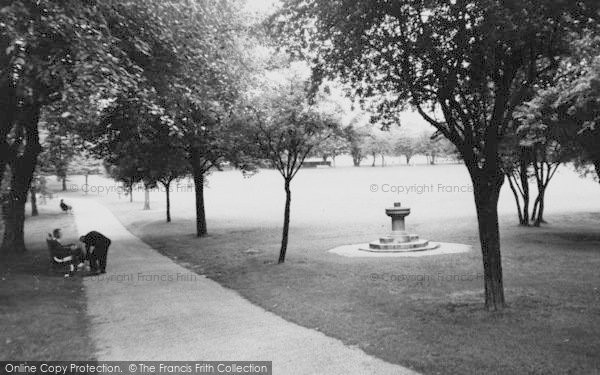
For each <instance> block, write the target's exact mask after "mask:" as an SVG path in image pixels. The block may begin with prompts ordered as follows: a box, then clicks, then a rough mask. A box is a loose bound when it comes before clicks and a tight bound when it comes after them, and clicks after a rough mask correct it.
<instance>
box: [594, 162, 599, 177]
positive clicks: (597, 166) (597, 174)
mask: <svg viewBox="0 0 600 375" xmlns="http://www.w3.org/2000/svg"><path fill="white" fill-rule="evenodd" d="M594 169H595V170H596V177H598V181H600V160H594Z"/></svg>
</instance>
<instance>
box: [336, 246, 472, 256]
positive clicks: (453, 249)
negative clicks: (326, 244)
mask: <svg viewBox="0 0 600 375" xmlns="http://www.w3.org/2000/svg"><path fill="white" fill-rule="evenodd" d="M429 243H430V244H431V245H432V246H435V247H432V248H431V249H423V250H421V251H415V250H412V251H381V250H378V251H373V250H366V249H369V244H368V243H361V244H354V245H344V246H339V247H336V248H334V249H331V250H329V252H330V253H334V254H337V255H341V256H345V257H349V258H404V257H408V258H412V257H423V256H431V255H445V254H460V253H467V252H469V251H471V250H473V248H472V247H471V246H469V245H463V244H458V243H449V242H429Z"/></svg>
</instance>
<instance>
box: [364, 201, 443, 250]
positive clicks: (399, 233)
mask: <svg viewBox="0 0 600 375" xmlns="http://www.w3.org/2000/svg"><path fill="white" fill-rule="evenodd" d="M385 214H386V215H388V216H389V217H391V218H392V232H391V233H390V234H389V235H388V236H386V237H382V238H380V239H379V240H378V241H375V242H371V243H370V244H369V247H368V248H367V247H366V246H365V247H362V248H359V250H361V251H371V252H381V253H399V252H409V251H425V250H432V249H436V248H438V247H439V246H440V245H439V244H438V243H434V242H429V241H428V240H425V239H420V238H419V236H418V235H416V234H411V233H408V232H406V226H405V223H404V218H405V217H406V216H408V215H410V208H408V207H402V205H401V204H400V202H396V203H394V207H391V208H386V209H385Z"/></svg>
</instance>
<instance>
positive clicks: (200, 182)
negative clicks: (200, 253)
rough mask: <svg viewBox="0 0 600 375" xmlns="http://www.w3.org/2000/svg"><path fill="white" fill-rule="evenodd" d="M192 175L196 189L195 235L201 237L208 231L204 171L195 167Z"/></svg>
mask: <svg viewBox="0 0 600 375" xmlns="http://www.w3.org/2000/svg"><path fill="white" fill-rule="evenodd" d="M193 175H194V187H195V191H196V236H197V237H203V236H206V234H207V233H208V229H207V227H206V212H205V210H204V172H203V171H200V170H197V169H195V170H194V171H193Z"/></svg>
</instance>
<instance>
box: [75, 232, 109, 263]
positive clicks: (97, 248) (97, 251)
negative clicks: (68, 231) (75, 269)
mask: <svg viewBox="0 0 600 375" xmlns="http://www.w3.org/2000/svg"><path fill="white" fill-rule="evenodd" d="M79 241H81V242H83V243H84V244H85V251H86V253H87V254H88V259H89V261H90V271H91V272H92V273H106V257H107V255H108V254H107V253H108V247H109V246H110V243H111V241H110V239H109V238H108V237H106V236H105V235H103V234H102V233H100V232H97V231H95V230H93V231H91V232H89V233H88V234H86V235H85V236H81V237H79ZM92 247H93V249H91V250H90V248H92Z"/></svg>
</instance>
